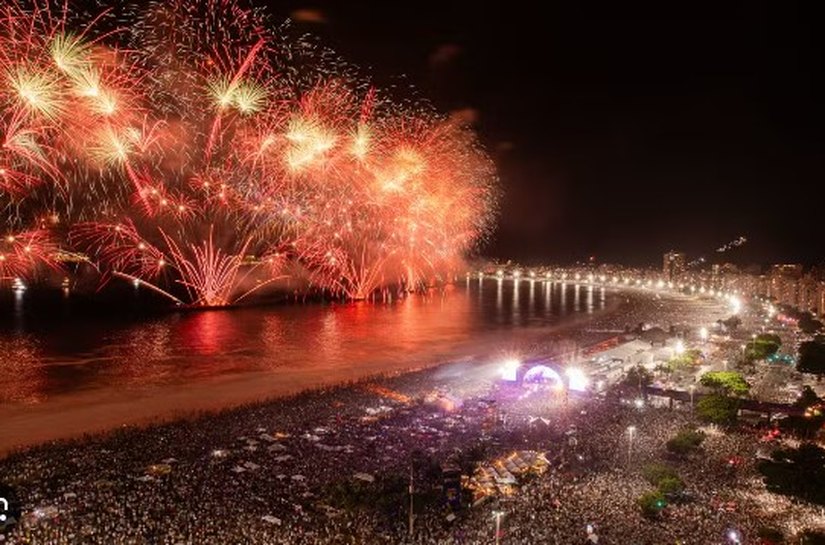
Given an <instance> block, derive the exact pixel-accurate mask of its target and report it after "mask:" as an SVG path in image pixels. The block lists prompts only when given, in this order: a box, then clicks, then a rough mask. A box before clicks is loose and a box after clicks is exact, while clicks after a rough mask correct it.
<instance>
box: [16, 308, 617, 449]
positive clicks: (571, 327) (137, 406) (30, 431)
mask: <svg viewBox="0 0 825 545" xmlns="http://www.w3.org/2000/svg"><path fill="white" fill-rule="evenodd" d="M630 301H632V299H628V298H626V297H619V298H617V300H616V301H615V304H614V305H612V306H609V307H606V308H604V309H601V310H596V311H594V312H593V313H592V314H587V315H582V316H575V317H573V318H572V319H571V320H570V321H566V322H563V323H561V324H558V325H556V326H552V327H550V328H546V329H544V330H542V331H527V330H526V329H522V330H520V332H521V333H522V334H524V333H525V332H527V333H529V334H530V337H531V338H530V339H529V340H528V341H529V342H527V345H526V346H522V347H520V349H522V350H524V351H525V352H528V353H530V352H536V351H537V350H541V349H542V348H541V347H542V345H545V347H546V345H548V344H549V345H552V344H553V343H555V342H558V341H559V340H561V339H569V338H573V337H577V338H582V337H585V336H587V335H591V336H592V335H593V333H592V332H590V333H588V332H587V331H586V326H587V324H592V323H594V322H597V321H599V320H603V319H605V318H609V317H611V316H614V315H616V314H618V313H620V312H621V311H622V309H623V307H624V306H625V305H627V304H628V302H630ZM577 330H578V331H577ZM571 331H573V333H571ZM518 332H519V331H512V330H511V331H507V330H502V331H497V332H495V333H494V334H490V335H488V336H486V337H485V339H484V340H483V341H482V342H476V341H475V340H474V339H470V340H469V342H468V343H465V344H467V345H468V346H461V347H459V348H458V349H456V350H453V351H451V352H450V353H448V354H441V355H440V357H437V358H436V359H434V360H433V361H431V362H430V363H423V364H420V365H412V366H409V365H408V366H404V367H395V368H392V367H390V368H384V369H383V370H381V369H379V370H377V372H375V371H376V369H375V366H374V365H370V364H365V365H363V366H354V367H350V368H348V369H346V370H345V371H344V373H345V374H346V375H348V376H345V377H342V376H341V373H340V372H338V373H336V375H335V376H334V378H329V375H328V374H327V373H326V370H325V369H323V368H318V369H313V370H312V371H310V372H308V371H307V370H306V369H304V368H301V367H295V368H286V369H283V368H282V369H280V370H278V371H277V372H275V373H272V372H247V373H243V374H241V375H234V376H227V377H217V378H213V379H211V380H209V381H204V382H198V383H194V384H172V385H165V386H161V387H151V388H140V389H135V390H130V391H127V392H111V391H107V392H83V393H80V394H74V395H68V396H61V397H60V398H57V399H55V400H51V401H49V402H48V403H45V404H42V405H26V406H23V410H21V406H19V405H12V406H0V422H3V427H2V430H3V433H2V436H0V460H2V459H3V458H5V457H7V456H10V455H12V454H15V453H19V452H23V451H26V450H29V449H32V448H37V447H38V446H45V445H50V444H53V443H55V442H71V441H72V440H78V439H83V438H88V437H95V438H97V437H105V436H106V435H109V434H111V433H113V432H114V431H116V430H123V429H131V428H151V427H155V426H162V425H166V424H175V423H179V422H184V421H191V420H195V419H200V418H201V417H204V416H207V417H208V416H217V415H220V414H224V413H229V412H232V411H237V410H243V409H244V408H245V407H249V406H264V405H267V404H271V403H276V402H278V401H282V400H285V399H291V398H295V397H297V396H300V395H301V394H303V393H306V392H313V391H325V390H334V389H337V388H348V387H352V386H353V385H356V384H359V383H362V382H369V381H376V380H387V379H391V378H397V377H399V376H403V375H413V374H415V373H419V372H422V371H427V370H436V369H440V368H443V367H445V366H449V365H450V364H451V363H459V362H468V361H469V362H472V364H473V366H474V368H476V369H479V368H483V367H484V366H485V365H489V364H490V358H491V356H490V354H491V350H492V349H493V347H494V346H497V347H498V349H499V350H498V351H500V349H501V347H502V344H503V345H504V346H508V347H509V345H508V344H507V343H508V341H511V340H512V339H510V337H512V335H513V334H515V333H518ZM606 335H609V334H607V333H601V335H599V336H600V337H604V336H606ZM521 340H522V341H524V340H525V339H521ZM470 347H472V349H471V348H470ZM542 353H543V354H546V352H542ZM371 371H372V372H371Z"/></svg>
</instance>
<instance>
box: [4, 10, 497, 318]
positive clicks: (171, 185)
mask: <svg viewBox="0 0 825 545" xmlns="http://www.w3.org/2000/svg"><path fill="white" fill-rule="evenodd" d="M22 1H31V2H34V3H35V4H34V6H33V7H32V6H29V7H28V8H25V7H23V6H22V4H19V3H13V4H11V5H10V6H7V7H6V8H4V11H3V12H0V13H2V14H3V17H2V20H1V21H0V46H2V49H3V51H2V52H0V72H2V74H0V75H2V77H3V81H2V83H0V93H2V94H1V95H0V107H2V111H0V124H2V125H0V128H1V130H0V139H2V142H3V143H4V146H3V147H2V148H0V198H2V199H4V204H5V209H6V210H7V211H8V212H9V219H10V220H11V221H12V222H16V223H20V224H25V223H31V222H35V223H37V224H39V225H46V224H48V225H56V224H57V223H61V224H63V223H69V224H70V225H69V226H68V228H67V229H66V230H67V231H69V232H70V233H71V236H70V237H69V238H68V243H69V244H77V245H79V247H80V249H82V250H84V251H86V252H88V253H89V255H90V257H91V258H92V260H93V261H94V262H95V263H96V264H97V265H98V266H99V267H100V269H101V270H102V271H104V272H105V273H107V274H112V275H116V276H124V277H127V278H130V279H132V280H133V281H135V282H137V283H139V284H141V283H142V284H145V285H150V286H151V287H152V288H153V289H155V290H156V291H158V292H160V293H163V294H164V295H166V296H168V297H170V298H172V299H175V300H177V301H183V300H186V301H187V302H189V303H194V304H198V305H220V304H228V303H230V302H232V301H233V300H235V299H236V298H237V297H243V296H244V293H245V291H244V289H248V288H249V287H252V288H257V287H259V286H261V285H265V284H267V283H269V282H270V281H271V280H272V279H273V278H275V277H276V276H275V275H273V273H272V267H270V266H269V263H268V260H269V259H270V257H271V259H272V260H274V261H276V262H277V265H278V266H280V264H281V261H282V259H291V260H293V261H294V262H295V263H297V264H298V265H299V269H303V270H305V271H307V273H308V276H309V278H310V280H311V281H312V282H313V283H314V284H316V285H318V286H321V287H322V288H323V289H325V290H328V291H330V292H333V293H336V294H342V295H344V296H346V297H349V298H364V297H367V296H369V295H370V294H371V293H372V292H374V291H375V290H376V289H378V288H380V287H383V286H389V285H397V286H404V287H405V288H406V289H414V288H416V287H418V286H420V285H422V284H424V283H425V282H427V281H430V280H432V279H437V278H442V279H444V278H450V277H452V276H453V275H454V274H455V273H456V272H457V268H458V267H459V266H460V264H461V259H462V255H463V254H464V253H466V252H467V251H469V250H471V249H472V248H473V246H474V245H475V243H476V242H477V241H478V240H479V239H480V238H482V237H483V236H484V235H485V234H486V232H487V229H488V227H489V225H490V219H491V215H492V208H493V202H494V199H493V196H494V195H493V193H494V192H493V189H492V188H493V184H492V182H493V179H494V173H493V169H492V167H491V164H490V162H489V160H488V159H487V157H486V155H485V154H484V153H483V152H482V151H480V149H479V147H478V145H477V142H476V140H475V137H474V135H473V134H472V133H471V132H470V131H469V130H468V129H467V128H465V127H463V126H462V125H461V124H460V123H459V122H457V121H450V120H447V119H445V118H441V117H439V116H437V115H435V114H434V113H432V112H431V111H430V110H428V109H427V108H423V107H418V106H414V107H413V106H401V105H399V104H396V103H393V102H391V101H389V100H387V99H386V98H384V97H382V96H381V94H380V93H378V92H376V91H375V90H373V89H371V88H369V86H367V85H365V84H364V83H363V81H362V80H361V79H359V78H356V77H354V76H353V75H352V70H351V68H350V67H348V66H347V65H345V64H343V63H341V62H338V61H337V60H336V59H335V58H334V56H332V55H331V54H330V53H329V52H328V51H326V50H324V49H322V48H320V47H318V46H317V45H315V44H314V43H312V42H311V41H309V40H306V39H303V38H301V39H296V40H292V39H291V38H289V36H288V35H289V31H288V29H286V28H284V27H282V28H280V29H277V30H276V31H272V30H269V29H272V28H275V27H272V26H271V25H269V24H268V23H267V21H266V19H265V18H264V17H262V15H261V14H260V12H259V11H258V10H256V9H253V8H245V7H242V6H241V4H239V3H236V2H234V1H232V0H172V1H168V2H166V1H164V2H151V3H149V5H148V7H147V8H146V9H145V10H143V11H141V12H136V13H133V12H132V11H130V9H131V8H130V9H127V10H126V13H122V14H119V15H117V17H115V16H114V15H112V17H111V18H118V17H119V18H121V19H124V18H125V19H126V20H128V21H129V24H128V28H121V29H114V30H111V31H108V32H104V31H103V30H102V28H103V27H104V26H105V25H104V24H103V23H102V22H101V20H102V19H101V18H97V17H87V18H86V21H87V22H85V23H80V24H75V23H74V20H75V19H83V17H81V15H78V14H73V13H69V12H67V11H65V10H63V9H62V7H61V8H59V9H56V10H55V9H50V8H49V4H48V2H50V1H51V0H15V2H22ZM39 2H43V3H42V4H40V3H39ZM107 17H108V16H107ZM105 22H106V23H107V24H108V23H109V19H106V21H105ZM98 29H101V30H100V31H98ZM44 218H47V220H45V219H44ZM112 218H117V219H116V220H115V221H113V220H112ZM78 221H80V223H78V224H77V225H75V226H74V227H72V226H71V224H73V223H76V222H78ZM275 248H282V249H283V251H282V252H281V253H277V254H276V252H274V250H273V249H275ZM276 255H277V257H276ZM250 256H254V257H250ZM262 256H263V257H264V258H265V259H264V260H262V259H261V257H262ZM282 256H283V257H282ZM262 265H266V267H263V266H262ZM274 269H275V270H279V267H275V268H274ZM252 271H254V272H255V274H254V275H252V276H254V278H252V277H250V278H249V279H248V280H249V281H251V282H252V285H251V286H247V285H246V283H247V279H246V276H247V274H251V273H252ZM265 271H266V274H264V272H265ZM276 274H277V273H276ZM184 292H185V295H184Z"/></svg>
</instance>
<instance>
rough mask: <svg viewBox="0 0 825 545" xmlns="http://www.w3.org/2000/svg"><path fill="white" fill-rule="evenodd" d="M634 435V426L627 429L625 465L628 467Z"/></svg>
mask: <svg viewBox="0 0 825 545" xmlns="http://www.w3.org/2000/svg"><path fill="white" fill-rule="evenodd" d="M635 433H636V426H628V427H627V435H628V441H627V465H628V466H630V454H631V452H632V451H633V435H634V434H635Z"/></svg>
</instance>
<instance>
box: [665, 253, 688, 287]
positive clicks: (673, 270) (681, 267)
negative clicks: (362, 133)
mask: <svg viewBox="0 0 825 545" xmlns="http://www.w3.org/2000/svg"><path fill="white" fill-rule="evenodd" d="M685 270H687V259H686V257H685V254H684V253H682V252H674V251H670V252H668V253H666V254H665V255H664V257H663V258H662V274H663V275H664V277H665V278H666V279H667V280H673V279H675V278H678V277H679V276H681V275H682V274H684V272H685Z"/></svg>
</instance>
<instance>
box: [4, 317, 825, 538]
mask: <svg viewBox="0 0 825 545" xmlns="http://www.w3.org/2000/svg"><path fill="white" fill-rule="evenodd" d="M629 318H631V319H632V318H633V317H629ZM494 376H495V369H493V368H492V365H487V366H481V365H475V364H471V363H466V362H465V363H455V364H448V365H446V366H442V367H439V368H436V369H429V370H425V371H418V372H414V373H407V374H404V375H400V376H396V377H387V378H382V379H375V380H371V381H363V382H359V383H354V384H349V385H343V386H340V387H336V388H331V389H325V390H317V391H312V392H306V393H303V394H300V395H298V396H295V397H292V398H287V399H280V400H275V401H270V402H267V403H264V404H255V405H250V406H246V407H242V408H238V409H234V410H230V411H225V412H223V413H219V414H209V415H203V416H201V417H198V418H193V419H189V420H182V421H178V422H174V423H170V424H164V425H158V426H153V427H149V428H128V429H126V428H125V429H122V430H119V431H116V432H113V433H110V434H108V435H105V436H94V437H86V438H83V439H81V440H75V441H70V442H60V443H52V444H47V445H43V446H40V447H36V448H34V449H30V450H27V451H24V452H20V453H17V454H13V455H10V456H8V457H7V458H5V459H3V460H2V461H0V474H2V475H3V480H4V481H5V482H6V483H7V484H10V485H12V486H13V487H15V488H16V490H17V492H18V494H19V495H20V497H21V500H22V505H23V508H24V513H25V515H24V517H23V521H22V522H21V524H20V525H19V526H18V527H17V528H16V529H15V530H14V532H13V533H12V534H10V535H9V536H8V539H7V542H8V543H13V544H23V543H25V544H40V543H42V544H50V545H51V544H54V545H61V544H67V545H68V544H75V543H83V544H89V545H96V544H101V545H103V544H105V545H126V544H134V545H139V544H140V545H142V544H146V545H150V544H151V545H184V544H213V543H226V544H235V543H238V544H241V543H243V544H251V545H255V544H290V545H293V544H294V545H301V544H307V545H310V544H313V545H314V544H338V543H341V544H344V543H347V544H350V543H351V544H373V543H408V544H421V545H423V544H450V543H454V544H475V543H478V544H481V543H491V542H492V541H493V539H494V532H495V520H494V517H493V512H494V511H498V512H501V513H502V514H501V516H500V518H499V522H500V524H501V539H502V542H503V543H519V544H531V545H532V544H545V543H546V544H565V545H566V544H576V543H582V544H584V543H595V542H598V543H608V544H622V545H654V544H681V545H689V544H696V545H712V544H717V543H718V544H723V543H729V542H730V539H729V532H730V531H731V530H734V531H736V532H737V536H741V539H742V542H743V543H752V542H755V536H756V534H757V531H758V529H759V528H760V527H763V526H770V527H775V528H780V529H783V530H785V531H786V532H789V533H790V532H793V531H797V530H799V529H800V528H803V527H805V528H807V527H819V526H823V525H825V518H822V517H821V516H820V514H819V512H818V511H816V510H814V509H812V508H810V507H809V506H806V505H804V504H799V503H793V504H791V503H790V502H787V501H786V500H784V499H782V498H780V497H777V496H774V495H772V494H769V493H767V492H766V491H765V488H764V486H763V485H762V483H761V481H760V480H759V479H758V477H757V474H756V471H755V463H756V456H757V453H760V452H763V453H764V452H765V451H767V450H769V446H767V445H764V444H762V443H760V434H758V433H755V432H753V431H731V432H721V431H718V430H712V429H711V430H707V431H708V436H707V439H706V440H705V442H704V443H703V445H702V451H701V453H700V454H699V455H694V456H690V457H688V458H686V459H680V460H667V461H668V463H670V464H672V465H673V467H674V468H676V470H677V471H678V473H679V475H680V477H681V478H682V479H683V480H684V482H685V483H686V485H687V489H686V490H687V493H686V495H685V496H684V498H683V499H682V500H681V501H679V502H673V503H671V504H670V505H668V506H667V507H666V508H665V509H664V510H663V512H662V513H661V515H660V516H659V517H658V518H657V519H656V520H648V519H645V518H643V516H642V513H641V510H640V508H639V505H638V504H637V498H638V497H639V496H640V495H642V494H643V493H645V492H647V491H649V490H651V489H652V485H650V484H649V483H648V482H647V481H646V480H645V479H644V477H643V475H642V473H643V472H642V469H643V468H644V466H645V465H646V464H648V463H651V462H656V461H661V460H663V459H666V458H667V453H666V451H665V448H664V444H665V442H666V441H667V440H668V439H669V438H670V437H672V436H673V435H674V434H675V433H677V432H678V431H679V430H681V429H683V428H685V427H688V426H691V427H692V426H696V425H697V424H696V422H694V421H693V415H692V413H691V411H690V408H689V407H686V406H685V407H681V409H679V407H678V406H677V408H676V409H675V410H673V409H669V408H654V407H653V406H652V405H651V404H648V405H646V406H644V407H641V408H640V407H637V406H636V405H635V404H626V403H622V402H621V400H619V399H617V398H614V397H611V396H607V397H606V398H591V397H590V396H579V397H577V396H575V395H571V396H567V395H564V394H562V393H559V392H558V391H557V390H555V389H554V388H552V387H548V388H538V389H537V390H536V391H532V392H528V391H527V390H523V389H521V387H518V386H504V385H494V386H492V388H491V384H493V383H494V382H495V381H494ZM537 417H538V418H537ZM630 427H633V430H634V432H633V433H632V434H630V433H629V432H628V430H629V428H630ZM571 436H572V438H574V440H571ZM515 450H536V451H540V452H543V453H545V456H546V458H547V459H548V460H549V462H550V464H549V468H548V469H547V471H545V472H544V473H543V474H541V475H535V476H529V477H528V476H522V477H520V483H519V485H520V486H519V487H518V490H517V492H516V493H515V494H513V495H510V496H506V497H505V496H491V497H489V498H486V500H485V501H480V502H478V503H477V505H475V506H471V505H470V501H469V498H468V497H466V496H465V497H464V498H463V502H462V505H461V506H460V507H458V508H456V507H455V506H453V507H452V508H451V507H450V505H449V504H448V502H447V501H446V500H445V494H444V492H443V490H442V489H441V486H442V485H443V484H444V481H443V479H442V476H441V473H440V468H441V467H442V465H445V464H450V465H457V466H459V467H461V469H462V470H463V472H464V473H465V474H467V473H471V472H472V469H473V467H474V466H475V464H476V463H478V462H484V461H489V460H492V459H493V458H495V457H498V456H501V455H506V454H507V453H510V452H513V451H515ZM410 481H411V482H412V483H413V489H414V490H415V494H416V500H415V517H414V521H413V532H412V534H411V535H410V533H409V527H408V516H407V515H408V508H409V507H408V506H409V504H408V501H409V496H408V488H407V487H408V485H409V482H410Z"/></svg>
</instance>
